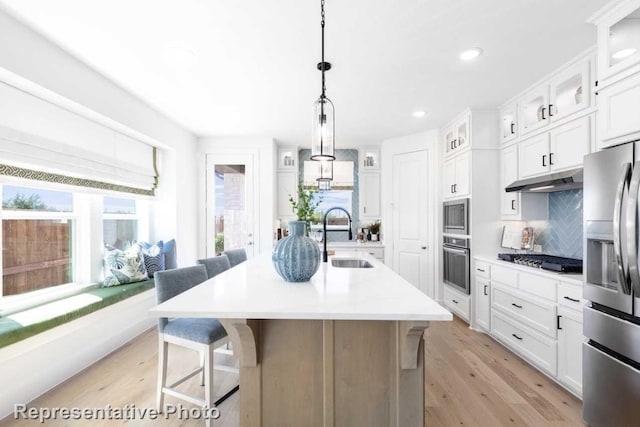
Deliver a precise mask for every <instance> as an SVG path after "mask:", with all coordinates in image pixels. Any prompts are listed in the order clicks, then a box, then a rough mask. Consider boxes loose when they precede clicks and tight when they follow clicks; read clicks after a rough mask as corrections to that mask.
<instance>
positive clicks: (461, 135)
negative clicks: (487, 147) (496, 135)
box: [443, 113, 471, 157]
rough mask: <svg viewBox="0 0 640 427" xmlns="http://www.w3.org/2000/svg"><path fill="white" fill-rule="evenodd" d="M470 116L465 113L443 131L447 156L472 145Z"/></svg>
mask: <svg viewBox="0 0 640 427" xmlns="http://www.w3.org/2000/svg"><path fill="white" fill-rule="evenodd" d="M470 134H471V131H470V116H469V114H468V113H465V114H464V115H462V116H461V117H460V118H458V120H457V121H455V122H454V123H453V125H452V126H451V127H448V128H446V129H445V130H444V132H443V142H444V152H445V157H448V156H451V155H454V154H455V153H460V152H462V151H464V150H465V149H467V148H469V147H470V146H471V140H470Z"/></svg>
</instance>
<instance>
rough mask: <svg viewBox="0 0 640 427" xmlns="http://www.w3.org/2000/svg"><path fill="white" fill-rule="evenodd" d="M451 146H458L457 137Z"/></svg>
mask: <svg viewBox="0 0 640 427" xmlns="http://www.w3.org/2000/svg"><path fill="white" fill-rule="evenodd" d="M453 148H458V138H456V139H454V140H453Z"/></svg>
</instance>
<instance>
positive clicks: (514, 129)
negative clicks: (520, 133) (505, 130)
mask: <svg viewBox="0 0 640 427" xmlns="http://www.w3.org/2000/svg"><path fill="white" fill-rule="evenodd" d="M515 133H516V124H515V123H513V122H511V135H515Z"/></svg>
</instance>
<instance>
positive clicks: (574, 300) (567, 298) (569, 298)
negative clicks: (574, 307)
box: [562, 297, 580, 302]
mask: <svg viewBox="0 0 640 427" xmlns="http://www.w3.org/2000/svg"><path fill="white" fill-rule="evenodd" d="M562 298H564V299H566V300H569V301H573V302H580V300H579V299H575V298H571V297H562Z"/></svg>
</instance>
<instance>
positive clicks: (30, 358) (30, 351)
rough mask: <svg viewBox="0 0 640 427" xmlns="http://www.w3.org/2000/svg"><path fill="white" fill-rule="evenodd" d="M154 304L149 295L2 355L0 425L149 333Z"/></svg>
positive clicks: (54, 330)
mask: <svg viewBox="0 0 640 427" xmlns="http://www.w3.org/2000/svg"><path fill="white" fill-rule="evenodd" d="M155 304H156V297H155V289H150V290H148V291H145V292H142V293H140V294H138V295H135V296H133V297H131V298H128V299H126V300H124V301H121V302H119V303H116V304H113V305H111V306H108V307H105V308H103V309H101V310H98V311H95V312H93V313H91V314H88V315H86V316H83V317H81V318H79V319H76V320H73V321H71V322H69V323H65V324H63V325H60V326H58V327H55V328H52V329H50V330H48V331H45V332H43V333H41V334H38V335H35V336H33V337H30V338H27V339H25V340H23V341H19V342H17V343H15V344H12V345H9V346H7V347H5V348H2V349H0V378H2V379H3V381H2V382H3V384H4V385H5V387H2V389H0V419H3V418H5V417H7V416H9V415H12V413H13V410H14V405H15V404H17V403H28V402H30V401H32V400H34V399H36V398H37V397H39V396H40V395H42V394H43V393H46V392H47V391H48V390H50V389H51V388H53V387H55V386H57V385H58V384H60V383H62V382H64V381H65V380H67V379H68V378H70V377H72V376H73V375H75V374H77V373H78V372H80V371H82V370H83V369H85V368H87V367H89V366H91V365H92V364H94V363H95V362H97V361H98V360H100V359H102V358H103V357H105V356H106V355H108V354H109V353H111V352H113V351H114V350H116V349H117V348H119V347H121V346H122V345H123V344H126V343H127V342H128V341H130V340H132V339H133V338H135V337H136V336H138V335H140V334H141V333H142V332H144V331H145V330H147V329H149V328H150V327H152V326H153V325H154V324H155V323H156V320H155V318H152V317H150V316H149V314H148V311H149V309H150V308H151V307H153V306H154V305H155Z"/></svg>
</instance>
